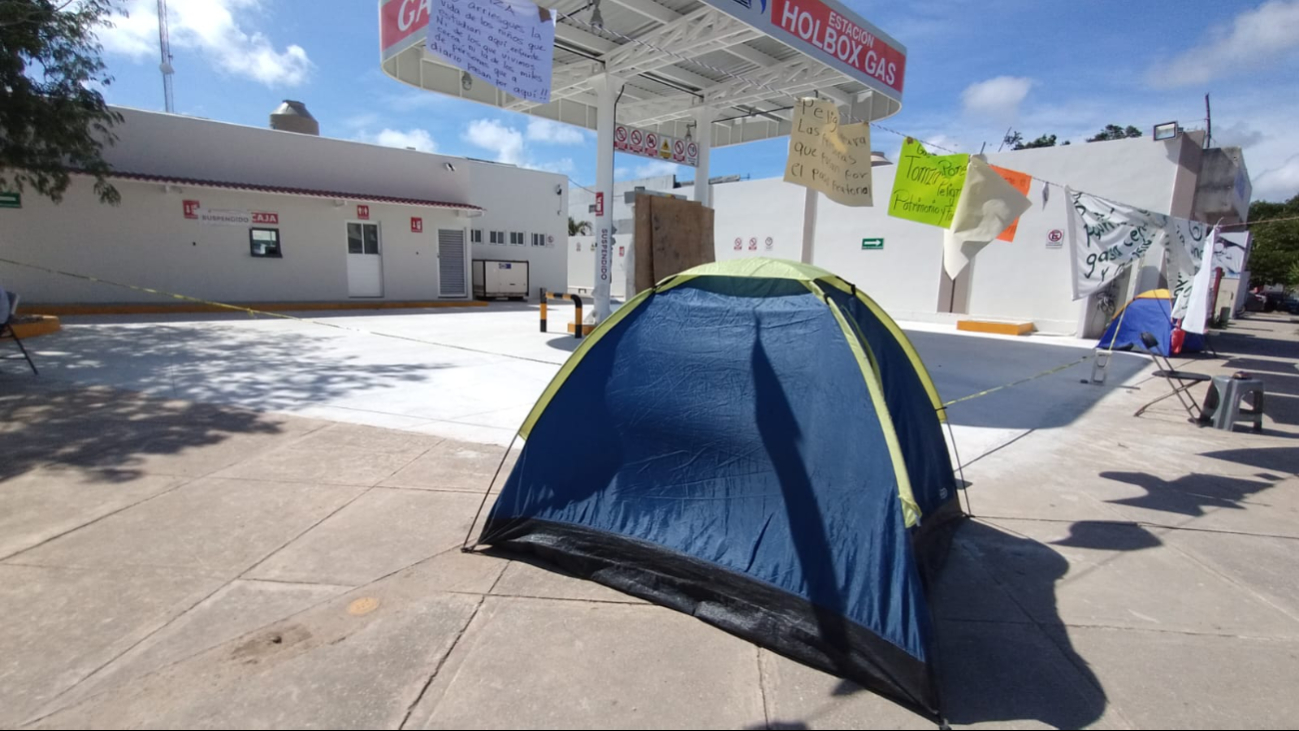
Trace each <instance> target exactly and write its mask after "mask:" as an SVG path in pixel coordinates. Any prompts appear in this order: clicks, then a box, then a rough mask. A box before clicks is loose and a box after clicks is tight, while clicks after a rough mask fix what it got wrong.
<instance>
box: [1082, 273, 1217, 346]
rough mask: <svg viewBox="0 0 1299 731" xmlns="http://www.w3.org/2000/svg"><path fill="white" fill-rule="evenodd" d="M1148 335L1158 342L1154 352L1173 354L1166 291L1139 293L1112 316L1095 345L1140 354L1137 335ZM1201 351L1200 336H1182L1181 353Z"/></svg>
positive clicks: (1169, 300)
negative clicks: (1135, 351) (1134, 351)
mask: <svg viewBox="0 0 1299 731" xmlns="http://www.w3.org/2000/svg"><path fill="white" fill-rule="evenodd" d="M1143 332H1148V333H1150V334H1151V335H1154V336H1155V339H1156V340H1158V341H1159V347H1158V348H1157V349H1156V350H1155V352H1156V353H1158V354H1160V355H1162V356H1165V357H1168V356H1172V355H1176V354H1175V353H1173V347H1172V343H1173V301H1172V297H1171V295H1170V294H1169V292H1168V290H1166V289H1152V290H1150V291H1149V292H1142V293H1141V294H1139V295H1137V296H1136V297H1133V298H1132V301H1131V302H1129V303H1127V304H1126V305H1124V306H1123V307H1122V308H1120V309H1119V311H1118V312H1116V313H1114V317H1113V319H1111V320H1110V325H1109V327H1108V328H1106V329H1105V334H1104V335H1102V336H1101V339H1100V340H1099V341H1098V342H1097V343H1096V347H1098V348H1101V349H1103V350H1111V349H1113V350H1134V349H1135V350H1137V351H1144V350H1145V346H1143V345H1142V344H1141V333H1143ZM1201 350H1204V337H1203V336H1201V335H1198V334H1196V333H1186V337H1185V339H1184V340H1183V341H1182V352H1184V353H1198V352H1200V351H1201Z"/></svg>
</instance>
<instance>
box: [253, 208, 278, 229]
mask: <svg viewBox="0 0 1299 731" xmlns="http://www.w3.org/2000/svg"><path fill="white" fill-rule="evenodd" d="M253 223H258V224H262V225H270V226H278V225H280V214H278V213H265V212H262V211H253Z"/></svg>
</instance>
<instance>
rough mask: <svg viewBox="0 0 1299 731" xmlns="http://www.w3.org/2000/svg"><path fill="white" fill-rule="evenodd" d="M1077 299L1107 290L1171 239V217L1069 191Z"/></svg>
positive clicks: (1066, 201) (1066, 190) (1067, 200)
mask: <svg viewBox="0 0 1299 731" xmlns="http://www.w3.org/2000/svg"><path fill="white" fill-rule="evenodd" d="M1065 205H1066V206H1068V207H1069V211H1068V215H1069V246H1070V248H1072V249H1073V274H1074V277H1073V298H1074V299H1075V300H1079V299H1082V298H1083V297H1086V296H1087V295H1089V294H1092V293H1093V292H1097V291H1100V290H1101V289H1104V288H1105V287H1106V286H1107V285H1109V283H1110V282H1113V281H1114V280H1115V279H1117V278H1118V276H1119V275H1120V274H1122V273H1123V272H1124V270H1126V269H1127V268H1128V267H1129V266H1132V263H1133V262H1136V261H1140V260H1141V257H1143V256H1145V255H1146V252H1147V251H1149V250H1150V248H1151V247H1152V246H1154V245H1156V244H1163V243H1164V242H1165V241H1166V240H1167V239H1168V216H1165V215H1162V214H1159V213H1151V212H1150V211H1144V210H1142V209H1140V208H1134V207H1132V206H1128V205H1124V204H1122V203H1116V202H1114V201H1109V200H1106V199H1104V198H1098V197H1096V196H1094V195H1091V194H1089V193H1081V192H1078V191H1075V190H1070V189H1068V188H1065Z"/></svg>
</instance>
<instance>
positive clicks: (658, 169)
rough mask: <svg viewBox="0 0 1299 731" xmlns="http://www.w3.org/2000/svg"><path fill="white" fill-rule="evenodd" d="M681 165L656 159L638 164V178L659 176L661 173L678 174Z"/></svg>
mask: <svg viewBox="0 0 1299 731" xmlns="http://www.w3.org/2000/svg"><path fill="white" fill-rule="evenodd" d="M680 169H681V166H680V165H678V164H676V163H674V162H668V161H666V160H654V161H652V162H647V163H645V164H644V165H637V166H636V177H637V178H657V177H658V176H660V175H676V174H677V171H679V170H680Z"/></svg>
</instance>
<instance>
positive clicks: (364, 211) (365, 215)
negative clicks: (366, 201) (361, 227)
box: [356, 206, 370, 221]
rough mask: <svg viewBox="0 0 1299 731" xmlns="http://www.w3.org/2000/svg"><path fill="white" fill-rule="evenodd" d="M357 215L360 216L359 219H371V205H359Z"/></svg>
mask: <svg viewBox="0 0 1299 731" xmlns="http://www.w3.org/2000/svg"><path fill="white" fill-rule="evenodd" d="M356 217H357V218H359V219H361V220H362V221H368V220H370V207H369V206H357V207H356Z"/></svg>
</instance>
